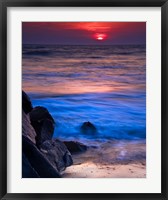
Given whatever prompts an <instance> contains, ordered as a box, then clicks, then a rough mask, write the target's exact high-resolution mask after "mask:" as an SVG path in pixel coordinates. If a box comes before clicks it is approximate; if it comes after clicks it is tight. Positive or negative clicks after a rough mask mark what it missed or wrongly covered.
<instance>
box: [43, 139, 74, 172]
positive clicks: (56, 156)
mask: <svg viewBox="0 0 168 200" xmlns="http://www.w3.org/2000/svg"><path fill="white" fill-rule="evenodd" d="M40 150H41V152H42V153H43V155H44V156H45V157H46V158H47V159H48V160H49V162H50V163H51V164H52V165H53V166H56V167H57V170H58V171H59V172H61V171H63V170H65V168H66V167H68V166H70V165H72V164H73V161H72V157H71V154H70V152H69V151H68V149H67V147H66V146H65V144H64V143H63V142H61V141H59V140H57V139H52V140H46V141H45V142H44V143H43V144H42V145H41V148H40Z"/></svg>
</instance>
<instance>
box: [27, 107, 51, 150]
mask: <svg viewBox="0 0 168 200" xmlns="http://www.w3.org/2000/svg"><path fill="white" fill-rule="evenodd" d="M29 115H30V120H31V124H32V126H33V127H34V129H35V131H36V134H37V137H36V144H37V146H38V147H40V145H41V144H42V143H43V142H44V141H45V140H50V139H51V138H52V136H53V133H54V127H55V122H54V119H53V118H52V116H51V115H50V113H49V112H48V110H47V109H46V108H44V107H41V106H37V107H35V108H34V109H33V110H32V111H31V112H30V113H29Z"/></svg>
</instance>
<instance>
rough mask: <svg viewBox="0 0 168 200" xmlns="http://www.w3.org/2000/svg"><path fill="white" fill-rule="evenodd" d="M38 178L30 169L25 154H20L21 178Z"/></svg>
mask: <svg viewBox="0 0 168 200" xmlns="http://www.w3.org/2000/svg"><path fill="white" fill-rule="evenodd" d="M39 177H40V176H39V175H38V174H37V172H36V171H35V170H34V169H33V168H32V166H31V164H30V162H29V161H28V159H27V158H26V156H25V154H24V153H22V178H39Z"/></svg>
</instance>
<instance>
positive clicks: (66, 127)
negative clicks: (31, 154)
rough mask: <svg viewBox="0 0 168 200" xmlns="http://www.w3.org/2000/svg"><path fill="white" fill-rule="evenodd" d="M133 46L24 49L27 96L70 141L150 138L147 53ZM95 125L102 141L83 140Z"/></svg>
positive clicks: (98, 137) (57, 135)
mask: <svg viewBox="0 0 168 200" xmlns="http://www.w3.org/2000/svg"><path fill="white" fill-rule="evenodd" d="M145 50H146V49H145V46H142V45H134V46H133V45H131V46H130V45H127V46H122V45H119V46H56V45H24V46H23V61H22V63H23V71H22V72H23V77H22V78H23V90H25V92H27V93H28V95H29V96H30V98H31V100H32V102H33V105H34V106H37V105H40V106H44V107H46V108H47V109H48V110H49V111H50V113H51V114H52V116H53V117H54V119H55V121H56V129H55V136H56V137H61V138H66V139H74V138H75V139H101V140H104V139H111V138H117V139H132V140H135V139H144V138H145V137H146V51H145ZM85 121H90V122H92V123H93V124H94V125H95V126H96V128H97V129H98V133H97V135H94V136H93V135H90V136H88V135H82V134H81V133H80V126H81V124H82V123H83V122H85Z"/></svg>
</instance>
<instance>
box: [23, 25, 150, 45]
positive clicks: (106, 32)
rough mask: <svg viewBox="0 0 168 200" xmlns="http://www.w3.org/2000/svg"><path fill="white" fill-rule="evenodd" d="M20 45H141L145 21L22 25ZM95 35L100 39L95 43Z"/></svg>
mask: <svg viewBox="0 0 168 200" xmlns="http://www.w3.org/2000/svg"><path fill="white" fill-rule="evenodd" d="M22 33H23V37H22V38H23V44H64V45H66V44H67V45H88V44H89V45H96V44H98V45H99V44H101V45H112V44H145V43H146V23H145V22H23V23H22ZM98 35H102V36H103V39H100V40H97V39H96V38H97V37H98Z"/></svg>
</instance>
